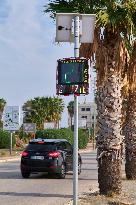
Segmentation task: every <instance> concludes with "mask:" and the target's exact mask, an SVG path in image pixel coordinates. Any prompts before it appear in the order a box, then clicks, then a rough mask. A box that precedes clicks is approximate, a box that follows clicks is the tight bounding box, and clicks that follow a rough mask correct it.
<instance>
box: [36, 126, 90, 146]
mask: <svg viewBox="0 0 136 205" xmlns="http://www.w3.org/2000/svg"><path fill="white" fill-rule="evenodd" d="M36 138H47V139H66V140H68V142H70V143H71V144H73V140H74V133H73V132H72V131H71V129H69V128H61V129H46V130H43V131H37V132H36ZM88 141H89V137H88V133H87V132H86V130H83V129H79V134H78V142H79V145H78V147H79V149H83V148H85V147H86V146H87V143H88Z"/></svg>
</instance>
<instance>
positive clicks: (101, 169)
mask: <svg viewBox="0 0 136 205" xmlns="http://www.w3.org/2000/svg"><path fill="white" fill-rule="evenodd" d="M45 11H46V12H50V13H51V14H52V17H53V15H54V14H55V12H80V13H95V14H96V19H97V20H96V29H95V39H94V44H93V45H92V46H90V44H88V45H82V46H81V49H80V53H82V56H83V57H88V56H89V57H90V58H91V56H92V54H93V53H94V52H95V56H96V69H97V109H98V134H97V159H98V182H99V188H100V193H101V194H108V193H109V192H114V193H117V194H118V193H120V192H121V160H122V144H123V137H122V136H121V134H120V133H121V126H122V123H121V109H122V98H121V89H122V86H123V77H124V73H125V71H126V69H127V63H128V52H127V49H126V48H130V44H129V41H128V37H129V36H130V35H131V34H132V33H133V32H134V28H135V18H136V3H135V1H134V0H131V1H130V0H126V1H125V0H122V1H121V0H120V1H119V0H110V1H109V0H101V1H93V0H92V1H88V0H84V1H83V0H82V1H80V0H73V1H64V0H63V1H58V0H56V1H51V3H49V4H48V6H47V7H46V10H45ZM102 29H103V33H101V31H102Z"/></svg>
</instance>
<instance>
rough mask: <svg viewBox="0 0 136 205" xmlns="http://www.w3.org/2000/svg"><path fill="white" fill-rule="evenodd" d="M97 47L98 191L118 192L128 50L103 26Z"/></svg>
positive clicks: (103, 192)
mask: <svg viewBox="0 0 136 205" xmlns="http://www.w3.org/2000/svg"><path fill="white" fill-rule="evenodd" d="M97 40H98V47H97V50H96V70H97V76H98V78H97V88H98V93H97V97H96V101H97V109H98V133H97V160H98V183H99V188H100V194H105V195H107V194H109V193H110V192H112V193H116V194H120V193H121V188H122V183H121V163H122V155H123V152H122V146H123V136H122V135H121V126H122V123H121V109H122V97H121V89H122V82H123V81H122V72H123V70H124V69H125V67H126V56H127V51H126V49H125V46H124V43H123V41H122V39H121V37H120V35H118V34H116V33H114V32H113V31H109V30H106V29H105V36H104V39H103V40H100V38H99V33H98V35H97Z"/></svg>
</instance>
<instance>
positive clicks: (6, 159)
mask: <svg viewBox="0 0 136 205" xmlns="http://www.w3.org/2000/svg"><path fill="white" fill-rule="evenodd" d="M20 159H21V156H9V157H1V158H0V162H10V161H18V160H20Z"/></svg>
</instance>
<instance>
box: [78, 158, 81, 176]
mask: <svg viewBox="0 0 136 205" xmlns="http://www.w3.org/2000/svg"><path fill="white" fill-rule="evenodd" d="M78 174H79V175H80V174H81V161H79V162H78Z"/></svg>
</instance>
